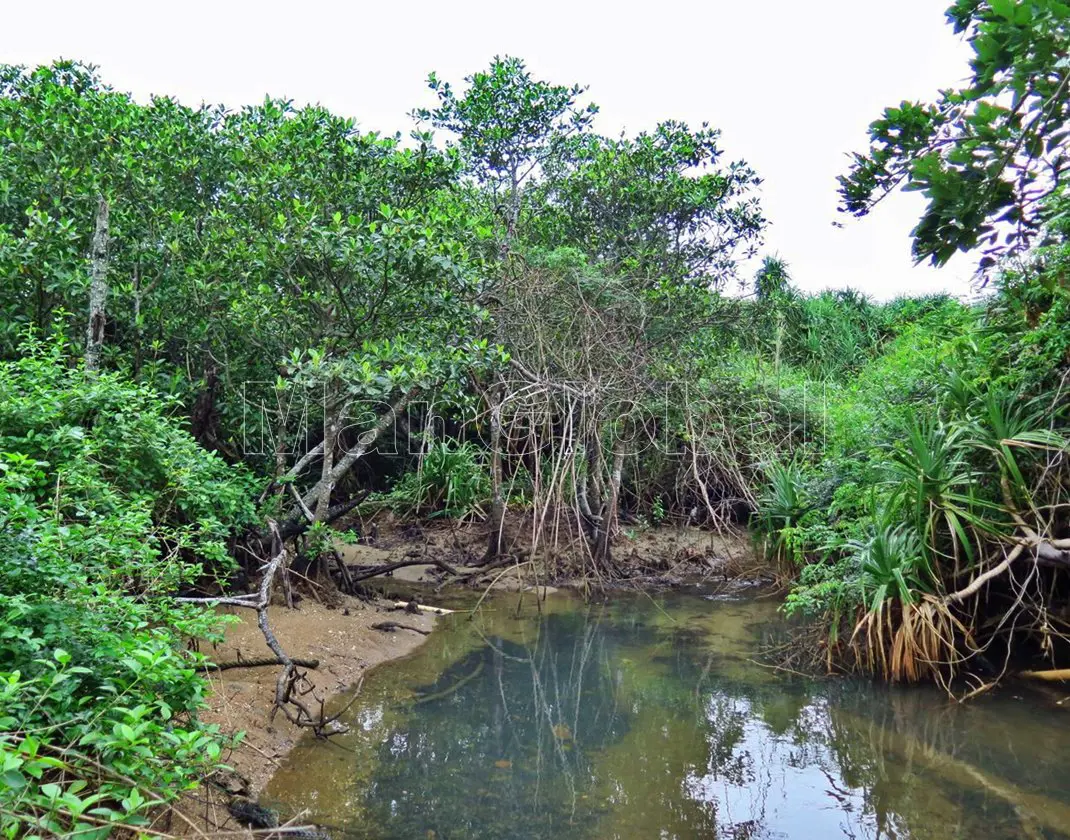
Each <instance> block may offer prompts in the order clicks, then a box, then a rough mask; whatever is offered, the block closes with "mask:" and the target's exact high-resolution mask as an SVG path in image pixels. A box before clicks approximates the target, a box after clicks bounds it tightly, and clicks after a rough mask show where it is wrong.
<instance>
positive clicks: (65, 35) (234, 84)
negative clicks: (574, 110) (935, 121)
mask: <svg viewBox="0 0 1070 840" xmlns="http://www.w3.org/2000/svg"><path fill="white" fill-rule="evenodd" d="M949 2H950V0H895V2H888V0H816V2H809V3H807V2H800V0H693V1H692V2H678V0H660V2H646V3H636V4H634V5H632V6H629V5H628V4H627V3H622V2H619V0H618V2H597V3H596V2H585V0H571V2H560V0H542V2H525V3H510V2H508V0H496V2H467V1H466V2H448V0H447V2H441V0H440V2H435V3H431V2H425V0H420V1H419V2H412V0H410V2H395V3H385V2H380V3H376V4H368V3H360V2H325V0H305V2H289V3H285V4H276V3H271V2H258V3H248V2H231V0H214V2H203V0H183V2H180V3H179V2H155V3H154V2H145V1H144V0H142V2H118V0H96V2H86V0H82V1H81V2H69V1H68V0H59V1H58V2H57V0H37V2H29V3H25V2H24V3H19V4H5V6H6V8H5V9H4V18H5V20H4V23H3V25H2V30H0V62H6V63H17V64H31V65H33V64H41V63H46V62H49V61H51V60H52V59H54V58H58V57H61V56H62V57H64V58H78V59H81V60H84V61H89V62H92V63H95V64H98V65H99V66H100V68H101V72H102V74H103V76H104V78H105V80H106V81H107V82H108V83H110V84H111V85H112V86H113V87H116V88H119V89H122V90H128V91H131V92H132V93H134V94H135V95H136V96H138V97H139V98H140V97H144V96H147V95H148V94H150V93H160V94H170V95H173V96H176V97H177V98H178V99H180V100H182V101H183V102H185V103H187V104H192V105H196V104H199V103H200V102H202V101H207V102H213V103H223V104H225V105H228V106H231V107H237V106H240V105H243V104H247V103H251V102H256V101H259V100H261V99H262V98H263V97H264V95H265V94H271V95H273V96H284V97H288V98H292V99H294V100H296V101H297V102H299V103H304V102H320V103H322V104H324V105H325V106H327V107H328V108H330V109H331V110H332V111H335V112H337V113H340V114H345V115H347V116H352V117H354V118H356V119H357V121H358V122H359V124H360V126H361V127H362V128H364V129H368V130H370V129H378V130H380V131H384V132H390V133H392V132H394V131H397V130H401V131H403V132H406V133H407V132H408V130H409V128H410V127H411V123H410V121H409V119H408V117H407V116H406V115H407V114H408V112H409V111H410V110H411V109H412V108H413V107H416V106H418V105H423V104H430V102H431V94H430V93H429V92H428V91H427V89H426V86H425V84H424V82H425V79H426V76H427V73H428V72H429V71H430V70H435V71H437V72H438V74H439V76H440V77H442V78H444V79H446V80H449V81H454V82H460V80H461V79H462V77H463V76H465V75H467V74H469V73H471V72H472V71H474V70H477V69H480V68H482V67H485V66H486V65H487V63H488V62H489V60H490V59H491V57H492V56H494V55H496V54H503V55H504V54H509V55H515V56H519V57H521V58H523V59H525V60H526V61H527V62H528V65H529V67H530V68H531V69H532V71H533V72H534V73H535V75H536V76H537V77H539V78H544V79H548V80H550V81H553V82H558V83H572V82H581V83H583V84H586V85H590V92H589V95H590V98H591V99H593V100H594V101H595V102H597V103H598V104H599V105H600V106H601V114H600V115H599V118H598V123H597V125H596V128H597V129H598V130H599V131H600V132H602V133H604V134H611V135H615V134H617V133H618V132H619V131H620V130H622V129H623V130H626V131H627V132H629V133H635V132H639V131H642V130H644V129H649V128H651V127H653V126H654V125H655V124H656V123H657V122H658V121H660V120H663V119H680V120H684V121H687V122H689V123H692V124H694V125H697V124H698V123H700V122H702V121H703V120H706V121H708V122H710V124H711V125H713V126H715V127H717V128H720V129H721V130H722V132H723V134H722V141H723V146H724V148H725V150H726V155H727V156H730V157H732V158H743V159H745V160H747V162H749V163H750V164H751V165H752V166H753V167H754V168H755V169H756V170H757V171H758V173H759V174H760V175H761V176H762V177H763V178H764V179H765V183H764V185H763V187H762V196H763V201H764V206H765V210H766V215H767V216H768V218H769V219H770V221H771V222H772V225H771V227H770V229H769V232H768V235H767V242H766V247H765V250H766V252H768V253H774V252H775V253H778V254H779V255H780V256H781V257H783V258H784V259H786V260H787V261H788V263H789V264H790V266H791V269H792V275H793V277H794V279H795V282H796V283H797V284H798V285H799V286H801V287H803V288H805V289H807V290H812V291H816V290H820V289H822V288H825V287H843V286H853V287H855V288H859V289H862V290H864V291H865V292H867V293H869V294H871V295H873V296H875V297H878V298H889V297H893V296H895V295H896V294H900V293H923V292H935V291H950V292H952V293H954V294H966V293H968V292H969V280H970V273H971V267H972V264H971V262H970V260H969V258H965V259H958V260H956V261H953V262H952V264H951V265H950V266H948V267H946V268H944V269H940V270H936V269H932V268H929V267H928V266H914V265H913V264H912V261H911V257H910V240H909V232H910V229H911V227H912V226H913V224H914V223H915V222H916V221H917V217H918V214H919V211H920V209H921V207H922V206H923V205H922V200H921V199H920V198H919V197H918V196H914V195H897V196H895V197H893V198H892V199H890V200H889V201H887V202H886V203H885V204H884V205H882V206H881V207H880V208H879V209H878V210H877V211H876V212H875V213H874V215H873V216H871V217H870V218H867V219H864V220H853V219H850V218H847V217H840V219H839V220H840V221H842V222H844V223H845V228H844V229H837V228H835V227H833V224H832V223H833V221H836V220H837V214H836V212H835V208H836V176H837V175H839V174H841V173H842V172H843V171H844V170H845V168H846V164H847V157H846V153H847V152H849V151H852V150H861V149H863V148H864V147H865V140H866V134H865V131H866V126H867V125H868V124H869V123H870V122H871V121H872V120H873V119H874V118H876V117H877V116H878V115H879V112H880V110H881V108H883V107H884V106H886V105H889V104H894V103H897V102H899V101H900V100H902V99H919V98H920V99H931V98H933V97H934V96H935V95H936V93H937V91H938V90H939V89H940V88H941V87H946V86H948V85H952V84H955V83H957V82H958V81H960V80H961V79H962V78H963V77H964V76H965V75H966V72H967V65H966V56H967V49H966V47H965V45H964V44H963V43H962V42H961V41H960V40H959V39H958V38H956V36H955V35H954V34H953V33H952V31H951V29H950V27H948V26H947V25H946V24H945V23H944V17H943V10H944V8H945V7H946V6H947V5H949Z"/></svg>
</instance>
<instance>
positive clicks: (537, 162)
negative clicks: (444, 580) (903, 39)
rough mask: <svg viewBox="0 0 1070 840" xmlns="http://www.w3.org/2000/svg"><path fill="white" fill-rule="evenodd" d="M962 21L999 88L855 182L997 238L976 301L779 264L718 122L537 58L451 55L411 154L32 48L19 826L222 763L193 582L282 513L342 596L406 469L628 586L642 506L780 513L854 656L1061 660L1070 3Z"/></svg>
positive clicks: (443, 498) (15, 179)
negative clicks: (534, 64) (803, 280)
mask: <svg viewBox="0 0 1070 840" xmlns="http://www.w3.org/2000/svg"><path fill="white" fill-rule="evenodd" d="M949 15H950V17H951V19H952V21H953V23H954V25H955V26H956V28H957V29H959V30H960V31H963V32H965V33H966V34H967V36H968V37H969V39H970V42H971V44H972V45H973V47H974V50H975V53H976V60H975V61H974V63H973V72H974V74H975V78H974V79H973V82H972V84H971V85H970V86H969V87H967V88H964V89H963V90H960V91H950V92H948V93H947V94H945V101H944V102H942V103H941V104H940V105H937V106H923V105H904V106H902V107H900V108H896V109H891V110H890V111H889V112H888V113H886V114H885V115H884V117H883V118H882V119H881V120H878V121H877V122H876V123H874V126H873V128H872V133H873V139H874V146H873V148H872V150H871V152H870V154H869V155H860V156H858V158H857V159H856V161H855V164H854V166H853V168H852V170H851V172H850V173H849V174H848V175H845V176H844V179H843V180H842V183H841V187H842V194H843V196H844V200H845V207H846V209H848V210H850V211H852V212H855V213H864V212H866V211H867V210H868V208H869V207H870V206H871V205H872V202H873V201H875V200H878V199H879V196H880V194H881V193H882V191H886V190H889V189H892V188H895V187H896V186H898V185H900V184H903V183H905V184H907V185H908V186H910V187H912V188H916V189H922V190H924V191H925V192H926V195H927V196H928V198H929V199H930V205H929V209H928V211H927V213H926V216H925V218H924V219H923V220H922V222H921V224H920V225H919V227H918V228H917V229H916V231H915V234H914V235H915V251H916V253H917V254H918V255H919V256H932V257H933V258H935V259H936V260H938V261H943V260H945V259H946V258H947V257H948V256H949V255H950V254H951V253H952V252H954V251H955V250H956V249H968V248H973V247H974V246H977V245H978V244H982V245H984V246H985V247H986V249H987V251H988V253H986V254H985V255H984V259H985V260H986V261H985V262H984V263H983V268H984V269H985V270H987V271H989V273H990V281H989V286H988V288H987V290H986V293H985V295H984V296H983V297H982V298H981V301H980V302H979V303H974V304H964V303H961V302H958V301H955V300H952V299H948V298H941V297H931V298H922V299H910V300H906V299H904V300H896V301H892V302H890V303H886V304H879V305H878V304H874V303H872V302H871V301H869V300H868V299H867V298H866V297H865V296H863V295H861V294H859V293H856V292H851V291H838V292H826V293H822V294H820V295H816V296H807V295H803V294H801V293H799V292H798V291H797V290H796V289H795V288H794V287H793V286H792V283H791V277H790V272H789V270H788V266H787V265H786V264H785V262H783V261H781V260H779V259H776V258H767V259H766V260H765V262H764V263H763V265H762V268H761V269H760V271H758V273H757V275H756V276H755V277H754V278H750V277H748V276H743V275H744V272H743V270H742V269H741V266H742V264H743V260H744V259H745V258H749V257H752V256H754V255H755V254H756V253H757V251H758V249H759V248H760V245H761V242H762V233H763V230H764V227H765V220H764V218H763V215H762V211H761V207H760V204H759V202H758V198H757V192H756V188H757V186H758V185H759V184H760V179H759V178H758V175H757V174H756V173H755V172H754V171H753V170H752V169H751V168H750V167H748V166H747V165H746V164H745V163H744V162H742V161H734V162H726V161H725V160H724V159H723V154H722V151H721V149H720V146H719V135H718V132H717V131H716V130H714V129H712V128H710V127H708V126H706V125H703V126H700V127H698V128H692V127H690V126H687V125H684V124H682V123H679V122H674V121H666V122H663V123H661V124H660V125H658V126H655V127H654V128H652V129H651V130H649V131H647V132H643V133H641V134H639V135H637V136H635V137H618V138H611V137H604V136H600V135H598V134H597V133H596V132H595V131H594V129H593V124H594V118H595V115H596V113H597V108H596V107H595V106H594V105H592V104H588V103H585V96H586V91H585V90H584V89H583V88H582V87H579V86H559V85H555V84H551V83H549V82H544V81H541V80H538V79H535V78H533V77H532V76H531V74H530V73H529V72H528V70H527V69H526V67H525V65H524V64H523V62H521V61H519V60H517V59H514V58H500V59H495V60H494V61H493V62H492V63H491V65H490V67H489V68H488V69H487V70H485V71H483V72H479V73H475V74H473V75H472V76H470V77H469V78H467V79H466V80H465V84H464V85H463V87H461V88H458V87H454V86H452V85H450V84H449V83H447V82H445V81H443V80H440V79H439V78H437V77H436V76H434V75H432V76H431V77H430V80H429V82H430V90H431V94H432V96H433V99H434V103H433V105H432V107H428V108H423V109H418V110H417V111H415V112H414V116H415V118H416V121H417V125H416V129H415V130H414V132H413V134H412V136H411V137H410V138H406V139H402V138H400V137H383V136H380V135H378V134H375V133H362V132H360V131H358V130H357V128H356V127H355V125H354V123H352V122H351V121H349V120H346V119H342V118H340V117H337V116H335V115H333V114H331V113H329V112H328V111H326V110H324V109H322V108H320V107H314V106H310V107H305V108H295V107H294V106H293V105H292V104H291V103H288V102H282V101H276V100H267V101H265V102H264V103H262V104H261V105H258V106H252V107H246V108H243V109H241V110H237V111H228V110H225V109H222V108H207V107H202V108H198V109H192V108H188V107H186V106H183V105H180V104H178V103H176V102H175V101H173V100H170V99H167V98H157V99H154V100H152V101H151V102H149V103H139V102H136V101H134V100H133V99H132V98H131V97H129V96H127V95H126V94H123V93H120V92H117V91H114V90H112V89H110V88H109V87H107V86H106V84H105V83H104V82H103V81H102V80H101V79H100V78H99V77H98V75H97V74H96V72H95V71H94V70H93V69H92V68H89V67H86V66H82V65H79V64H76V63H58V64H55V65H53V66H50V67H41V68H37V69H34V70H28V69H25V68H17V67H3V68H0V616H2V624H0V653H2V659H0V686H2V688H0V696H2V697H3V704H2V706H0V723H2V725H0V730H3V734H0V758H2V760H3V767H2V768H0V773H2V779H3V787H2V789H0V830H2V831H3V832H4V834H5V835H6V836H10V837H16V836H22V835H39V836H45V835H48V834H63V833H71V832H75V831H78V832H79V836H94V835H99V836H105V835H107V834H108V833H109V831H111V830H112V829H113V828H114V826H115V825H116V824H122V825H137V824H138V823H139V822H143V821H144V820H145V819H146V813H147V812H148V811H150V810H152V809H154V808H156V807H157V806H158V805H160V804H161V803H163V802H166V801H170V800H172V799H173V798H174V797H175V796H177V795H178V794H179V793H180V792H181V791H182V790H183V789H186V788H188V787H190V786H191V785H193V784H195V783H196V780H197V779H198V778H200V777H201V776H202V775H203V773H204V772H206V771H207V770H208V769H210V768H211V766H212V765H213V764H214V763H215V762H216V760H217V758H218V756H219V754H220V749H221V746H220V745H221V738H220V736H219V733H216V732H213V731H211V730H210V729H208V728H206V727H204V726H203V725H201V724H199V723H198V721H197V709H198V707H199V704H200V702H201V698H202V693H203V690H204V683H203V682H202V680H201V678H200V677H199V676H198V675H197V672H196V666H197V665H198V664H199V662H200V661H201V660H199V658H198V655H197V654H196V653H193V652H190V650H188V649H187V648H188V647H190V646H189V644H188V643H189V642H190V640H195V639H198V638H207V637H210V636H211V634H212V633H214V632H217V630H218V628H217V626H216V625H217V621H216V620H215V614H214V612H212V611H211V610H210V609H209V608H208V607H206V606H204V605H201V604H196V603H187V602H182V601H180V600H178V599H177V597H176V596H180V595H182V594H186V593H188V591H189V590H194V589H197V590H201V591H202V592H207V593H219V592H220V591H224V590H225V589H226V588H227V587H230V586H233V585H235V584H236V583H238V582H240V581H243V580H245V579H246V578H248V577H251V576H255V575H256V574H257V573H258V572H259V571H260V570H261V568H262V564H263V563H265V562H266V561H267V559H268V558H267V557H266V556H265V555H266V553H267V552H266V551H265V545H267V543H268V542H269V538H270V536H271V533H274V534H275V535H276V543H277V542H278V540H279V538H281V539H283V540H285V544H286V546H287V551H286V553H285V556H286V563H287V564H288V565H290V566H292V567H294V568H295V569H297V570H298V571H300V572H301V574H302V575H303V576H305V577H314V578H315V577H318V578H319V579H320V583H321V584H322V583H325V582H328V581H332V580H334V581H335V582H337V583H338V584H339V585H340V586H343V587H344V586H346V585H347V580H346V574H345V569H344V568H343V567H342V566H341V565H340V564H338V563H335V562H334V561H335V556H334V552H333V549H332V543H331V540H330V539H329V538H327V534H328V530H327V529H328V528H329V527H330V525H331V523H334V522H336V521H337V520H338V519H339V517H340V516H342V515H344V514H345V513H346V512H347V511H349V510H351V509H352V508H353V507H354V505H355V504H357V503H359V502H360V501H361V500H362V499H364V498H365V497H366V493H367V492H374V493H375V494H376V495H375V497H374V498H373V501H375V502H376V503H378V504H390V505H393V506H395V507H396V508H397V509H399V510H402V511H404V512H405V513H407V514H408V515H412V516H446V517H452V518H468V519H473V520H475V521H476V522H477V523H478V524H477V527H481V528H484V529H485V533H486V537H487V542H486V556H485V558H484V559H485V562H486V564H488V565H490V564H493V563H500V562H503V560H506V559H508V558H510V557H512V556H514V553H515V550H516V546H515V539H516V536H517V535H516V534H515V533H513V532H512V531H511V529H510V525H509V521H508V517H507V513H508V511H509V510H510V509H513V510H516V511H519V512H520V513H521V514H522V515H523V516H524V517H525V520H524V522H525V527H524V532H525V534H527V539H528V540H529V542H530V545H528V546H526V547H525V551H527V552H528V553H529V554H530V556H531V557H532V558H537V559H538V560H539V561H540V562H541V563H542V564H543V565H544V567H545V570H546V572H547V573H549V574H557V573H565V572H568V573H572V574H575V573H577V572H579V573H582V574H584V575H586V576H588V578H589V579H591V580H601V581H606V580H610V579H614V578H619V577H622V576H626V575H627V574H628V568H627V566H626V564H625V563H623V562H621V561H620V560H619V559H618V558H617V557H616V556H615V554H614V551H613V546H614V542H615V541H617V540H618V537H619V535H620V531H621V524H620V523H621V521H622V518H624V517H627V518H629V519H630V520H631V521H633V522H650V523H655V524H656V523H659V522H662V521H666V520H671V521H674V522H678V523H682V522H690V523H692V524H696V525H702V526H705V527H709V528H724V527H727V526H732V525H735V526H742V525H746V524H748V523H749V524H751V525H753V528H754V530H755V532H756V534H757V535H758V537H759V539H760V541H761V542H762V544H763V545H764V546H765V549H766V550H767V551H768V553H769V554H770V556H771V557H772V558H774V559H775V561H776V562H777V563H778V566H779V569H780V571H781V573H782V575H783V578H784V580H785V582H787V583H788V584H789V585H790V586H791V592H790V595H789V596H788V601H787V609H788V610H789V611H791V612H793V613H798V614H805V615H807V616H810V617H811V618H813V619H815V620H816V621H817V626H819V627H820V628H821V629H822V631H823V632H824V633H825V637H826V638H825V643H824V647H823V651H824V656H825V658H826V659H827V661H828V662H829V664H834V665H840V666H844V667H855V666H860V667H863V668H865V669H868V670H871V671H874V672H877V673H880V674H883V675H884V676H886V677H888V678H890V679H908V680H914V679H920V678H935V679H937V680H940V681H943V682H945V684H948V685H952V684H953V682H952V681H953V678H954V677H955V675H956V674H959V673H962V674H968V675H970V676H971V677H977V675H981V676H980V677H977V679H978V680H980V682H977V683H976V685H982V684H988V682H990V681H991V678H992V677H993V676H994V675H997V674H1000V673H1002V672H1003V671H1005V670H1006V669H1007V667H1008V663H1009V662H1011V661H1012V658H1014V659H1018V658H1021V657H1027V658H1036V659H1038V660H1040V661H1044V662H1047V663H1048V667H1057V666H1058V665H1060V664H1062V663H1065V662H1066V660H1067V658H1068V654H1070V652H1068V651H1067V650H1066V649H1065V646H1064V642H1063V638H1064V636H1063V634H1064V631H1065V629H1066V621H1067V617H1066V612H1065V608H1066V605H1067V603H1068V601H1070V589H1068V581H1067V574H1066V571H1067V568H1068V566H1070V531H1068V522H1067V511H1068V510H1070V500H1068V499H1067V498H1066V494H1065V492H1064V490H1063V488H1064V486H1065V484H1066V478H1067V475H1066V469H1067V467H1066V462H1065V452H1066V447H1067V441H1066V437H1065V435H1066V431H1067V418H1066V408H1067V400H1066V398H1065V396H1064V389H1065V387H1066V384H1067V383H1066V376H1067V373H1068V370H1070V367H1068V365H1070V331H1068V330H1067V327H1068V325H1070V324H1068V321H1070V319H1068V312H1067V306H1068V294H1070V292H1068V283H1067V280H1066V277H1067V269H1068V266H1070V222H1068V219H1070V197H1067V196H1065V195H1064V192H1063V189H1062V187H1061V184H1060V182H1059V177H1060V175H1061V172H1062V169H1063V167H1064V166H1065V148H1066V135H1065V133H1064V131H1063V124H1064V123H1065V119H1066V117H1065V111H1066V108H1067V107H1068V106H1067V102H1068V101H1070V96H1068V95H1067V90H1066V79H1067V78H1068V74H1067V69H1066V66H1065V64H1066V59H1065V58H1062V57H1061V56H1064V55H1065V53H1066V50H1065V47H1066V42H1067V40H1068V39H1070V38H1068V20H1070V10H1067V8H1066V7H1065V6H1063V5H1062V4H1061V3H1058V2H1054V0H1028V2H1019V3H1014V2H1011V0H1000V2H995V0H992V2H980V0H972V2H958V3H956V4H955V6H953V7H952V9H951V10H950V12H949ZM1008 95H1009V96H1011V98H1012V99H1013V102H1011V103H1010V104H1008V102H1007V96H1008ZM1027 114H1031V115H1032V116H1027ZM1001 224H1002V225H1006V224H1010V225H1012V226H1013V230H1011V233H1012V235H1011V236H1010V237H1009V238H1005V239H1004V240H1003V241H1002V243H1001V242H1000V241H996V240H994V239H993V237H994V236H997V235H1001V234H1002V232H1003V230H1004V228H1001V227H1000V225H1001ZM997 258H998V259H999V262H998V264H997V263H995V262H993V261H995V260H997ZM861 280H862V278H860V282H861ZM83 336H84V338H83ZM276 523H277V526H276ZM272 529H276V530H274V531H272ZM284 574H285V572H284Z"/></svg>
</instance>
